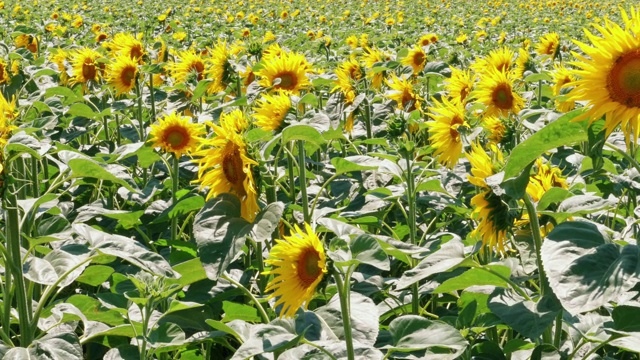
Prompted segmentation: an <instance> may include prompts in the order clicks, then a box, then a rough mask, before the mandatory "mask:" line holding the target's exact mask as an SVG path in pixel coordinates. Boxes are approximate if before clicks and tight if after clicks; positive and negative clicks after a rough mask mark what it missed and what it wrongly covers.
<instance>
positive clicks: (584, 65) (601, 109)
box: [569, 13, 640, 142]
mask: <svg viewBox="0 0 640 360" xmlns="http://www.w3.org/2000/svg"><path fill="white" fill-rule="evenodd" d="M623 20H624V22H625V28H622V27H620V26H619V25H617V24H615V23H612V22H610V21H607V22H605V26H600V25H597V24H595V25H593V26H594V27H595V28H596V29H597V30H598V31H599V32H600V35H601V36H595V35H593V34H592V33H590V32H589V31H587V30H585V33H586V35H587V38H588V39H589V41H590V42H591V45H588V44H585V43H582V42H578V41H575V43H576V44H577V45H578V46H579V47H580V49H581V50H582V51H583V53H584V55H582V54H577V53H574V56H575V57H576V58H577V61H574V62H570V65H572V66H573V67H575V69H574V70H571V71H570V72H571V73H572V74H573V75H574V76H575V77H576V78H577V80H576V81H575V82H573V83H572V84H573V85H574V88H573V89H572V90H571V92H570V93H569V100H574V101H586V102H587V107H588V110H587V111H586V112H585V113H584V114H583V115H581V116H578V117H577V118H576V120H584V119H589V120H590V121H591V122H593V121H596V120H598V119H600V118H602V117H603V116H604V118H605V127H606V131H607V132H606V135H607V136H609V134H611V132H612V131H613V130H614V129H615V128H616V127H617V126H618V125H620V126H621V128H622V131H623V132H624V134H625V135H626V137H627V139H631V141H634V142H635V141H636V139H637V138H638V136H639V134H640V126H639V124H638V121H639V120H640V36H638V35H637V34H636V32H634V29H636V28H637V27H638V26H640V25H638V23H639V22H640V18H638V17H635V18H631V19H629V18H628V17H627V16H626V13H625V14H623Z"/></svg>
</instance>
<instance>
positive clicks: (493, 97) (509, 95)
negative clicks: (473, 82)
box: [475, 69, 524, 117]
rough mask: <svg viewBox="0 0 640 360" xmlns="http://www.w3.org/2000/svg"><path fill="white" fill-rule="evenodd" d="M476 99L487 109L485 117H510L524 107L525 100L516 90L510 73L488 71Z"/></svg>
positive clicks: (484, 75)
mask: <svg viewBox="0 0 640 360" xmlns="http://www.w3.org/2000/svg"><path fill="white" fill-rule="evenodd" d="M475 98H476V99H477V100H478V101H479V102H481V103H483V104H484V105H485V106H486V107H487V108H486V110H485V116H505V117H506V116H508V115H509V114H510V113H514V114H516V113H518V112H519V111H520V109H522V108H523V107H524V100H523V99H522V97H521V96H520V95H519V94H518V93H517V92H516V91H515V90H514V88H513V81H512V79H511V76H510V75H509V73H506V72H503V71H498V70H497V69H488V70H487V71H486V72H485V73H484V74H483V75H482V77H481V78H480V82H479V83H478V86H477V90H476V94H475Z"/></svg>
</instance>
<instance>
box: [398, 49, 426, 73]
mask: <svg viewBox="0 0 640 360" xmlns="http://www.w3.org/2000/svg"><path fill="white" fill-rule="evenodd" d="M402 64H403V65H406V66H411V68H412V69H413V75H417V74H418V73H420V72H421V71H422V70H423V69H424V66H425V65H426V64H427V54H426V53H425V52H424V50H422V48H421V47H419V46H414V47H413V48H412V49H411V50H409V53H408V54H407V56H406V57H405V58H404V59H402Z"/></svg>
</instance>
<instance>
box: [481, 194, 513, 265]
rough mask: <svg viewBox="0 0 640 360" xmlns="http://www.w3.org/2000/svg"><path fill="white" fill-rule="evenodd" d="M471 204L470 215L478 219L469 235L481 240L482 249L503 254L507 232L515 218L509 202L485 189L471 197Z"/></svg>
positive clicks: (505, 247)
mask: <svg viewBox="0 0 640 360" xmlns="http://www.w3.org/2000/svg"><path fill="white" fill-rule="evenodd" d="M471 206H473V213H472V215H471V216H472V217H473V218H474V219H475V220H477V221H478V226H477V227H476V228H475V229H474V230H473V231H472V232H471V236H472V237H479V238H480V239H481V240H482V245H483V247H482V248H483V250H484V249H492V250H495V251H497V252H498V253H500V254H504V253H505V252H506V249H507V246H506V242H507V234H508V232H509V231H511V229H512V228H513V225H514V222H515V219H516V216H515V215H514V214H513V212H512V211H511V207H510V206H509V204H508V203H506V202H505V201H504V199H502V198H501V197H500V196H498V195H496V194H495V193H494V192H493V191H491V190H485V191H483V192H481V193H479V194H477V195H476V196H474V197H473V198H472V199H471Z"/></svg>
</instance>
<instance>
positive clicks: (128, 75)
mask: <svg viewBox="0 0 640 360" xmlns="http://www.w3.org/2000/svg"><path fill="white" fill-rule="evenodd" d="M136 76H138V62H137V61H135V60H134V59H132V58H130V57H128V56H122V55H121V56H118V57H117V58H116V59H115V60H114V61H113V62H112V63H111V64H109V65H108V66H107V72H106V78H107V82H108V83H109V84H110V85H111V86H113V87H114V88H115V89H116V94H118V95H120V94H128V93H129V92H130V91H131V89H133V88H134V87H135V85H136Z"/></svg>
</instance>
